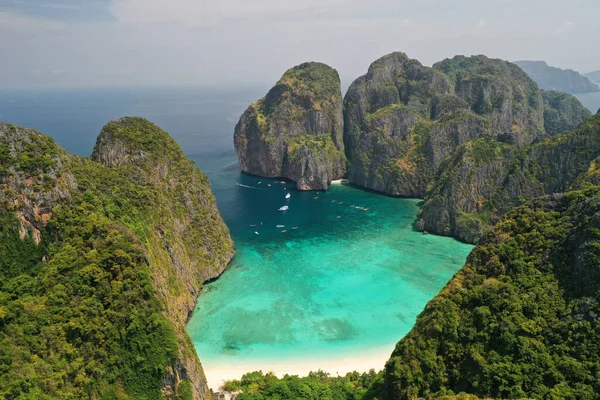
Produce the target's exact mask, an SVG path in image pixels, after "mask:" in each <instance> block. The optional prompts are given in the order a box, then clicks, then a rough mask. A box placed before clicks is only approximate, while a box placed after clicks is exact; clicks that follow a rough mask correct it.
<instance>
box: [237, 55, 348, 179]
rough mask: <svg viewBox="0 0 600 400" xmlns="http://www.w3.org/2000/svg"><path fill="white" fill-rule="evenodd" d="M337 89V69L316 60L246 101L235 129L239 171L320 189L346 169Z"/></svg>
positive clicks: (286, 75) (338, 81) (290, 72)
mask: <svg viewBox="0 0 600 400" xmlns="http://www.w3.org/2000/svg"><path fill="white" fill-rule="evenodd" d="M342 134H343V117H342V94H341V89H340V79H339V75H338V73H337V71H335V70H334V69H332V68H330V67H328V66H327V65H325V64H320V63H305V64H302V65H299V66H297V67H294V68H292V69H290V70H288V71H287V72H286V73H285V74H284V75H283V77H282V78H281V79H280V80H279V82H278V83H277V84H276V85H275V86H274V87H273V88H272V89H271V90H270V91H269V93H268V94H267V95H266V96H265V97H264V98H262V99H260V100H258V101H257V102H256V103H254V104H252V105H250V107H249V108H248V109H247V110H246V112H245V113H244V114H243V115H242V117H241V118H240V121H239V122H238V124H237V126H236V128H235V134H234V143H235V148H236V151H237V154H238V159H239V162H240V166H241V168H242V170H243V171H244V172H247V173H250V174H254V175H260V176H265V177H271V178H287V179H291V180H293V181H295V182H296V183H297V187H298V189H299V190H325V189H327V187H328V186H329V184H330V183H331V181H332V180H334V179H338V178H341V177H342V176H343V175H344V174H345V172H346V159H345V156H344V143H343V139H342Z"/></svg>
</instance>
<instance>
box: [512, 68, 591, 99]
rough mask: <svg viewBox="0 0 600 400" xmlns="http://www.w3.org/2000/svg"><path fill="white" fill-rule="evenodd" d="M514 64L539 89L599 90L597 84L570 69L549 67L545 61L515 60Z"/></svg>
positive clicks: (587, 91)
mask: <svg viewBox="0 0 600 400" xmlns="http://www.w3.org/2000/svg"><path fill="white" fill-rule="evenodd" d="M515 64H517V65H518V66H519V67H521V68H522V69H523V71H525V72H527V74H528V75H529V76H530V77H531V79H533V80H534V81H535V82H536V83H537V84H538V86H539V87H540V89H544V90H557V91H559V92H566V93H589V92H598V91H600V88H599V87H598V85H596V84H595V83H592V82H591V81H590V80H589V79H588V78H587V77H585V76H582V75H581V74H580V73H579V72H576V71H573V70H572V69H560V68H556V67H551V66H549V65H548V64H547V63H546V62H545V61H515Z"/></svg>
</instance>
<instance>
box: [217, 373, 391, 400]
mask: <svg viewBox="0 0 600 400" xmlns="http://www.w3.org/2000/svg"><path fill="white" fill-rule="evenodd" d="M380 379H381V373H379V374H377V373H375V371H373V370H371V371H370V372H368V373H363V374H359V373H358V372H352V373H348V374H346V375H345V376H338V377H331V376H329V374H327V373H325V372H323V371H318V372H311V373H309V374H308V376H307V377H304V378H299V377H298V376H289V375H285V376H284V377H283V378H281V379H279V378H277V377H276V376H275V375H273V374H271V373H267V374H263V373H262V372H251V373H247V374H245V375H244V376H242V379H241V380H239V381H238V380H234V381H229V382H226V384H225V386H224V389H225V390H227V391H231V392H236V391H241V392H242V393H241V394H239V395H238V397H237V399H238V400H280V399H281V400H283V399H298V400H301V399H302V400H359V399H362V398H364V397H369V396H370V392H369V388H370V387H371V386H372V385H373V383H374V382H376V381H377V380H380Z"/></svg>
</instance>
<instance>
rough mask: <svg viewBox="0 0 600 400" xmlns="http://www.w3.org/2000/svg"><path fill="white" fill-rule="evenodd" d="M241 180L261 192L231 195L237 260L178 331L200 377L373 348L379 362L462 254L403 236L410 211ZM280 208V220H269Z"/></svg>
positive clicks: (407, 204)
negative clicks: (242, 209)
mask: <svg viewBox="0 0 600 400" xmlns="http://www.w3.org/2000/svg"><path fill="white" fill-rule="evenodd" d="M241 178H242V179H243V184H246V185H248V186H253V187H256V188H260V190H258V189H249V188H243V187H237V191H239V192H240V195H241V196H248V197H249V199H248V200H249V201H248V204H247V205H246V207H247V211H248V213H247V214H246V215H245V217H244V221H245V224H244V226H243V227H242V226H238V229H236V230H235V231H234V240H235V242H236V249H237V255H236V257H235V258H234V260H233V262H232V264H231V265H230V267H229V268H228V270H227V271H226V272H225V273H224V274H223V276H222V277H221V278H219V279H218V280H217V281H215V282H213V283H210V284H208V285H207V286H206V287H205V289H204V292H203V293H202V295H201V296H200V297H199V299H198V304H197V306H196V309H195V310H194V313H193V315H192V318H191V320H190V321H189V324H188V332H189V333H190V335H191V337H192V340H193V342H194V345H195V346H196V349H197V351H198V354H199V356H200V359H201V360H202V362H203V365H204V367H205V369H206V371H207V375H209V378H210V375H211V370H212V369H215V368H219V367H221V366H224V365H235V364H236V363H243V364H247V365H269V360H271V361H273V362H276V361H278V360H279V361H281V360H282V359H283V360H286V361H287V362H288V363H289V362H291V361H292V360H294V359H298V360H302V361H303V362H306V361H308V362H309V363H310V359H311V356H312V357H313V358H314V364H313V367H314V369H315V370H316V369H318V368H320V367H321V366H320V365H319V362H320V361H319V360H322V359H324V358H327V359H335V358H336V357H340V356H341V355H344V357H346V358H347V357H348V355H350V356H351V354H352V353H353V352H356V353H357V354H358V353H361V352H365V351H367V352H368V351H369V349H374V350H375V349H380V348H382V347H385V348H387V351H388V353H387V354H389V353H391V351H392V349H393V347H394V345H395V343H396V342H397V341H398V340H399V339H401V338H402V336H404V335H405V334H406V333H407V332H408V331H409V330H410V329H411V327H412V326H413V324H414V321H415V319H416V317H417V315H418V314H419V313H420V312H421V311H422V310H423V307H424V306H425V304H426V303H427V302H428V301H429V300H430V299H431V298H432V297H434V296H435V295H436V294H437V293H438V292H439V290H440V289H441V288H442V287H443V286H444V285H445V284H446V282H448V280H449V279H450V278H451V277H452V276H453V274H454V273H456V271H457V270H458V269H459V268H460V267H461V266H462V265H463V264H464V262H465V259H466V256H467V255H468V253H469V252H470V250H471V249H472V246H469V245H465V244H462V243H459V242H457V241H455V240H453V239H450V238H444V237H437V236H432V235H427V236H425V235H423V234H421V233H419V232H415V231H413V229H412V226H411V225H412V223H413V222H414V220H415V216H416V213H417V211H418V201H417V200H405V199H393V198H389V197H384V196H380V195H377V194H373V193H368V192H365V191H362V190H358V189H354V188H352V187H348V186H345V185H341V184H337V185H333V186H332V187H331V188H330V190H329V191H328V192H326V193H324V192H321V193H318V194H317V193H314V192H313V193H299V192H295V191H291V190H293V185H291V184H286V185H283V184H281V183H275V181H272V180H266V179H259V178H254V177H248V176H241ZM258 182H262V183H261V184H260V185H259V184H258ZM269 183H270V184H271V187H268V186H267V185H268V184H269ZM284 188H286V189H287V190H284ZM288 191H291V193H292V197H291V199H290V200H289V201H288V200H285V199H284V195H285V194H286V193H287V192H288ZM315 197H318V198H316V199H315ZM340 203H342V204H340ZM284 204H289V207H290V210H289V211H287V212H279V211H278V208H279V207H280V206H282V205H284ZM353 206H354V207H353ZM356 206H359V207H364V208H368V211H363V210H361V209H357V208H356ZM261 222H262V225H261ZM250 225H257V226H256V227H254V226H250ZM276 225H285V228H279V229H278V228H276ZM296 226H297V227H298V229H297V230H293V231H292V230H290V228H292V227H296ZM283 230H287V232H285V233H281V231H283ZM255 231H256V232H258V233H259V235H256V234H255V233H254V232H255ZM379 367H380V368H382V367H383V363H382V364H381V365H380V366H379Z"/></svg>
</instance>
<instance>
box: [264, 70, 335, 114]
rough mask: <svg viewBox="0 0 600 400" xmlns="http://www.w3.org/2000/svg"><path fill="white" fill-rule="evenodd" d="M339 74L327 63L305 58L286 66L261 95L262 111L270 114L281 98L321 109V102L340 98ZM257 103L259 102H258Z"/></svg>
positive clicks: (295, 103) (298, 104) (310, 107)
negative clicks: (298, 62) (275, 80)
mask: <svg viewBox="0 0 600 400" xmlns="http://www.w3.org/2000/svg"><path fill="white" fill-rule="evenodd" d="M341 97H342V93H341V88H340V76H339V74H338V72H337V71H336V70H335V69H333V68H331V67H330V66H328V65H326V64H323V63H320V62H306V63H303V64H300V65H297V66H295V67H293V68H290V69H289V70H287V71H286V72H285V73H284V74H283V76H282V77H281V79H280V80H279V81H278V82H277V83H276V84H275V86H274V87H273V88H272V89H271V90H270V91H269V92H268V93H267V95H266V96H265V99H264V103H262V104H263V105H264V109H263V112H264V114H265V115H270V114H271V113H272V112H273V111H274V110H275V109H276V108H277V105H278V104H280V103H281V102H282V101H290V102H292V103H293V104H294V105H296V106H298V107H302V108H306V109H317V110H318V109H320V108H321V106H322V105H323V103H324V102H330V101H332V100H333V101H335V100H336V99H341ZM259 105H260V103H259Z"/></svg>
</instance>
